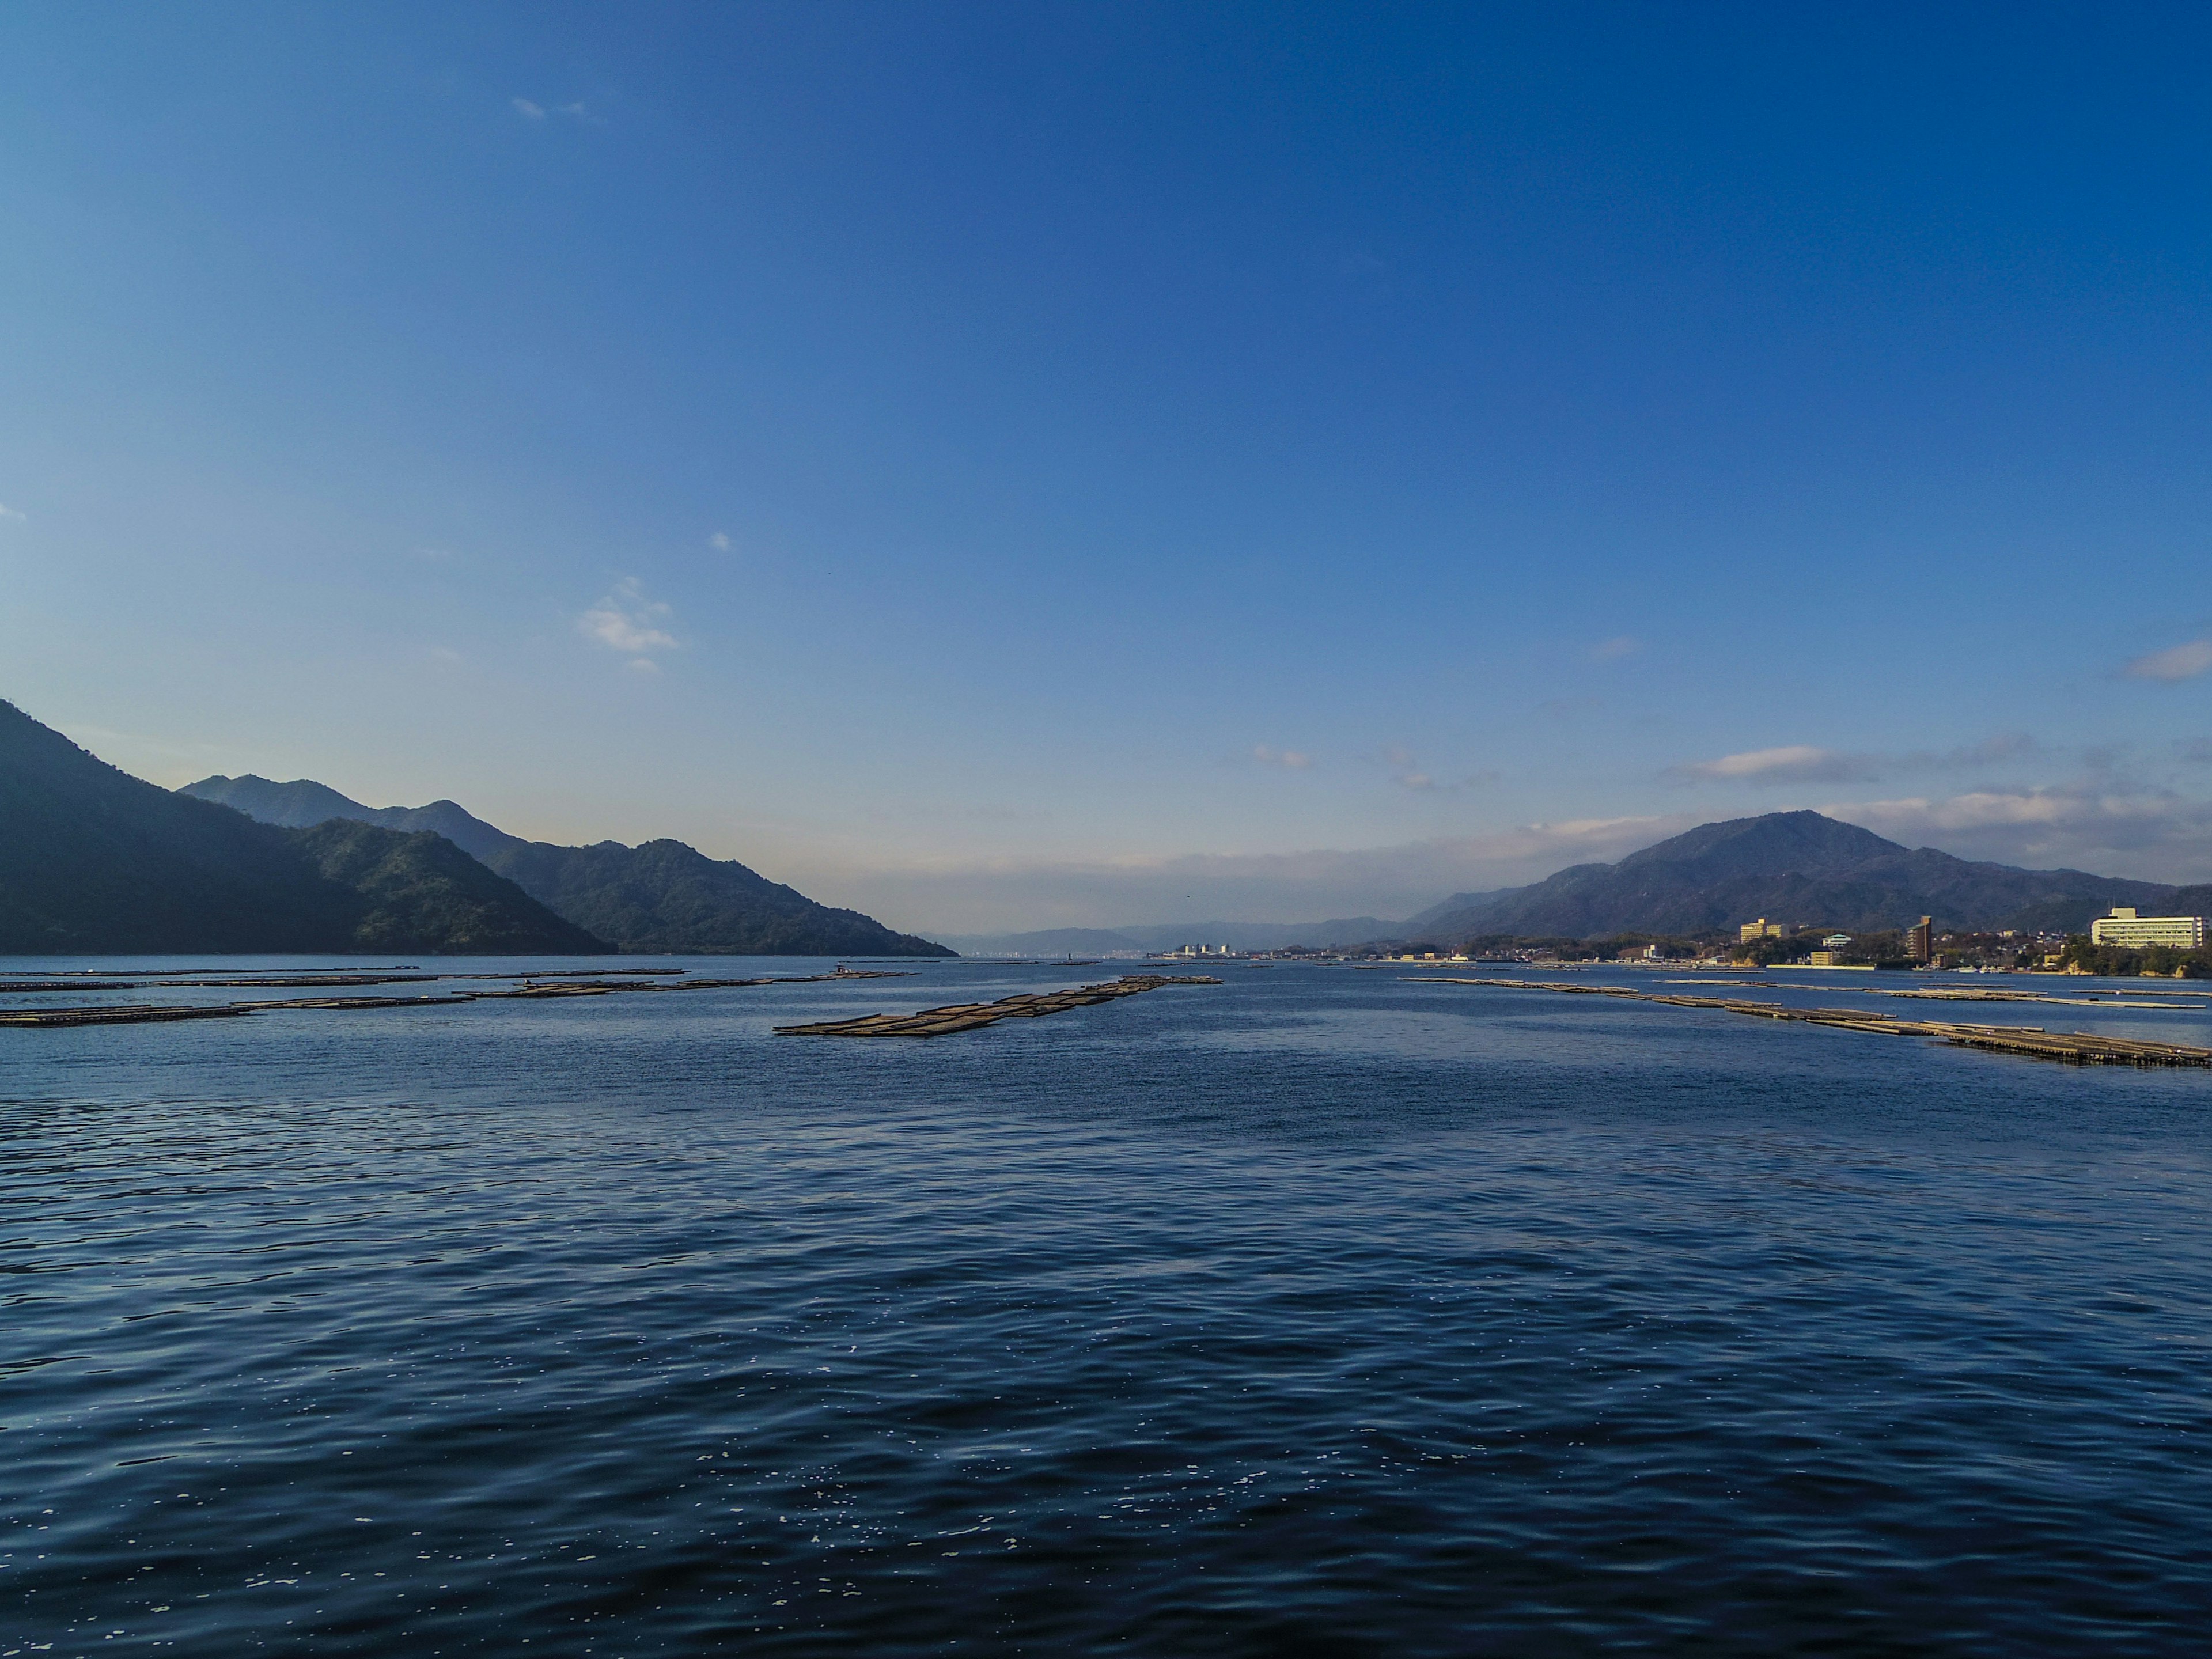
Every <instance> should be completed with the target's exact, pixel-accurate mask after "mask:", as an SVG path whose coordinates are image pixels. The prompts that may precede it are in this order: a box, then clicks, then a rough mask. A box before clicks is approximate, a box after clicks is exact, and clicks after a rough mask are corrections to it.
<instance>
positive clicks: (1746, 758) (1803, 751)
mask: <svg viewBox="0 0 2212 1659" xmlns="http://www.w3.org/2000/svg"><path fill="white" fill-rule="evenodd" d="M1669 775H1671V776H1673V777H1675V778H1677V779H1680V780H1681V781H1685V782H1689V783H1699V782H1711V781H1717V780H1722V779H1738V778H1762V779H1772V780H1776V781H1789V782H1809V781H1820V782H1828V783H1842V782H1845V781H1849V780H1851V779H1855V778H1863V777H1869V776H1871V775H1872V772H1871V770H1870V769H1869V767H1868V765H1867V763H1866V762H1865V760H1864V758H1863V757H1859V756H1856V755H1844V754H1838V752H1837V751H1836V750H1832V749H1819V748H1815V747H1814V745H1813V744H1809V743H1793V744H1784V745H1783V746H1782V747H1780V748H1778V749H1747V750H1743V751H1742V752H1741V754H1735V755H1723V756H1722V757H1720V758H1719V759H1717V760H1708V761H1694V762H1692V763H1690V764H1689V765H1686V766H1677V767H1674V768H1673V769H1671V771H1670V774H1669Z"/></svg>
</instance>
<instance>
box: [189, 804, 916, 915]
mask: <svg viewBox="0 0 2212 1659" xmlns="http://www.w3.org/2000/svg"><path fill="white" fill-rule="evenodd" d="M178 793H179V794H181V795H185V796H190V797H193V798H196V799H200V800H204V801H213V802H220V803H221V804H222V805H225V806H229V807H233V808H235V809H236V810H237V811H240V812H243V813H245V814H246V816H247V817H252V818H253V819H256V820H258V822H260V823H264V824H270V825H272V826H277V827H282V828H298V829H304V828H307V827H309V826H313V825H320V824H326V823H331V822H332V821H333V820H337V821H345V822H351V823H365V824H373V825H375V826H377V827H378V828H380V829H392V830H404V831H410V832H416V833H421V832H425V831H428V832H435V834H437V835H439V836H443V837H444V838H445V839H446V840H447V842H451V843H452V844H453V846H455V847H457V848H459V849H460V850H461V851H463V852H464V853H465V854H468V855H469V857H471V858H472V859H475V860H478V861H479V862H480V863H481V864H482V865H483V866H485V867H486V868H488V869H489V870H492V871H495V872H497V873H499V874H500V875H501V876H504V877H506V878H508V879H509V880H511V881H513V883H514V884H516V885H517V886H518V887H520V889H521V890H523V891H524V892H525V893H526V894H528V895H529V896H531V897H532V898H533V899H536V900H538V902H540V903H542V904H544V906H545V907H546V908H548V909H550V910H551V911H552V912H553V913H554V914H555V915H558V916H562V917H564V918H566V919H567V920H568V921H570V922H572V923H574V925H575V926H576V927H580V928H584V929H586V930H588V931H589V932H591V933H594V934H597V935H598V936H599V938H601V939H609V940H611V941H612V942H613V943H614V945H616V946H617V947H618V948H619V949H621V950H623V951H644V952H648V953H653V954H659V955H671V956H676V955H691V954H703V955H737V956H818V957H833V956H852V957H949V956H951V955H953V954H954V952H953V951H950V950H947V949H946V948H945V946H944V945H938V944H934V943H933V942H932V941H930V940H928V939H917V938H915V936H914V935H912V934H910V933H893V932H892V931H891V930H890V928H888V927H884V925H883V924H882V923H881V922H879V921H875V920H874V919H872V917H868V916H864V915H861V914H860V912H859V911H858V910H839V909H833V908H830V907H829V906H827V905H823V904H817V903H816V902H814V901H813V900H812V899H810V898H808V897H807V896H805V894H803V893H800V892H798V891H796V890H793V889H792V888H789V887H786V886H783V885H782V884H780V883H777V882H773V881H770V880H769V879H768V878H766V877H765V876H763V875H760V874H757V872H754V871H751V870H749V869H747V868H746V867H745V866H744V865H742V864H738V863H735V862H732V861H731V860H718V859H710V858H708V857H707V856H706V855H705V854H702V853H699V852H696V851H695V850H694V849H693V848H690V847H687V846H685V845H684V843H683V842H680V841H649V842H645V843H643V844H642V845H641V846H637V847H625V846H624V845H623V844H622V843H621V842H613V841H603V842H598V843H596V844H595V845H592V846H590V847H559V846H556V845H554V844H553V843H552V842H542V841H525V840H523V839H522V838H521V837H520V836H510V835H508V834H507V832H506V831H505V830H503V829H497V828H495V826H493V825H491V824H489V823H485V822H484V821H483V819H482V818H479V817H475V816H474V815H473V814H471V813H470V812H469V811H466V810H465V809H464V808H463V807H461V806H459V805H456V804H455V803H454V802H453V801H450V800H438V801H433V802H431V803H430V805H428V806H364V805H362V804H361V803H360V802H359V801H356V800H352V799H348V798H347V797H346V796H344V795H342V794H340V793H338V792H337V790H335V789H332V788H330V787H327V786H326V785H324V784H320V783H315V782H313V781H309V780H307V779H304V778H302V779H300V780H297V781H294V782H291V783H271V782H270V781H269V780H268V779H266V778H257V777H251V776H248V777H242V778H225V777H213V778H203V779H201V780H200V781H198V782H197V783H193V784H187V785H185V787H184V788H183V789H181V790H180V791H179V792H178Z"/></svg>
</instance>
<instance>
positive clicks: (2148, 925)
mask: <svg viewBox="0 0 2212 1659" xmlns="http://www.w3.org/2000/svg"><path fill="white" fill-rule="evenodd" d="M2089 942H2090V943H2091V944H2093V945H2119V946H2121V947H2123V948H2124V949H2126V950H2130V951H2140V950H2142V949H2143V948H2144V947H2145V946H2146V945H2172V946H2173V947H2174V948H2175V949H2176V950H2180V951H2201V950H2203V948H2204V918H2203V917H2202V916H2139V915H2136V913H2135V910H2134V908H2133V907H2131V906H2122V905H2115V906H2114V907H2113V908H2112V915H2109V916H2099V917H2098V918H2097V919H2096V921H2093V922H2091V923H2090V924H2089Z"/></svg>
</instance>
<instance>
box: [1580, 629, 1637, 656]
mask: <svg viewBox="0 0 2212 1659" xmlns="http://www.w3.org/2000/svg"><path fill="white" fill-rule="evenodd" d="M1643 648H1644V641H1641V640H1638V639H1632V638H1630V637H1629V636H1628V635H1626V634H1623V635H1620V637H1619V638H1617V639H1610V640H1601V641H1599V642H1598V643H1597V644H1595V645H1594V646H1592V647H1590V650H1589V653H1590V660H1591V661H1592V662H1618V661H1620V659H1621V658H1623V657H1632V656H1634V655H1635V654H1636V653H1638V652H1639V651H1641V650H1642V649H1643Z"/></svg>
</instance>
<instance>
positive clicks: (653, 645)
mask: <svg viewBox="0 0 2212 1659" xmlns="http://www.w3.org/2000/svg"><path fill="white" fill-rule="evenodd" d="M671 614H672V613H671V611H670V609H669V607H668V606H667V605H665V604H663V603H661V602H660V601H659V600H658V599H647V598H646V597H645V590H644V589H643V587H642V586H640V584H639V582H638V580H637V578H636V577H635V576H625V577H623V579H622V580H620V581H618V582H617V583H616V584H615V586H614V590H613V592H610V593H609V594H608V595H607V596H606V598H605V599H601V600H600V601H599V603H598V604H597V605H593V606H592V608H591V609H590V610H588V611H586V612H584V614H583V615H582V616H580V617H578V618H577V619H576V626H577V628H578V629H580V630H581V631H582V632H583V633H584V634H585V635H586V636H587V637H589V638H591V639H594V640H597V641H599V643H600V644H601V645H604V646H605V647H607V648H608V649H609V650H611V651H619V652H622V653H623V654H624V655H626V656H629V657H630V658H631V659H632V661H631V663H630V666H631V667H632V668H634V669H636V670H637V671H640V672H641V673H644V672H650V671H652V670H653V666H654V665H653V659H652V658H651V656H650V655H648V654H647V653H651V652H654V651H673V650H675V649H676V648H677V644H676V637H675V635H672V634H671V633H669V632H668V631H667V629H665V628H663V627H661V625H660V624H661V623H662V622H663V621H664V620H665V619H666V618H667V617H670V616H671Z"/></svg>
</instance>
